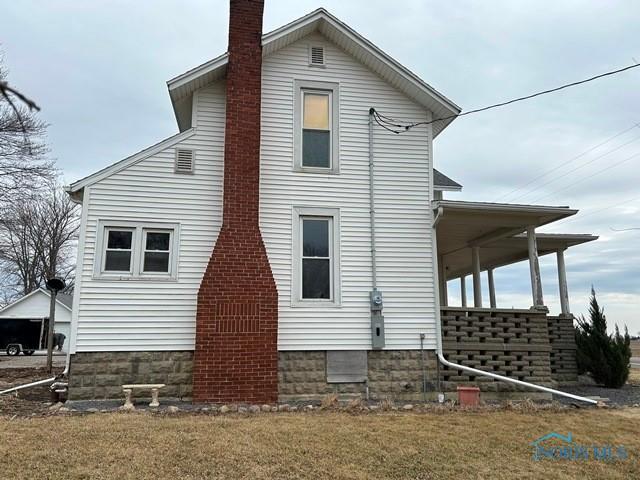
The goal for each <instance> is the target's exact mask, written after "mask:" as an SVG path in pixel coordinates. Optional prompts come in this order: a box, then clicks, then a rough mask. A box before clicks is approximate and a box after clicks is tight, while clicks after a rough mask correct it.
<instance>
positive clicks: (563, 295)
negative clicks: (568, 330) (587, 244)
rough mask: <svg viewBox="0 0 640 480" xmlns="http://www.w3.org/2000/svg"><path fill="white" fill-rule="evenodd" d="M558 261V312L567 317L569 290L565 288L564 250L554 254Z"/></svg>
mask: <svg viewBox="0 0 640 480" xmlns="http://www.w3.org/2000/svg"><path fill="white" fill-rule="evenodd" d="M556 257H557V259H558V285H559V286H560V311H561V313H562V315H569V312H570V311H571V310H570V308H569V289H568V288H567V271H566V268H565V264H564V249H562V248H560V249H558V251H557V252H556Z"/></svg>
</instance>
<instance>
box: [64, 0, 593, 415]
mask: <svg viewBox="0 0 640 480" xmlns="http://www.w3.org/2000/svg"><path fill="white" fill-rule="evenodd" d="M261 29H262V1H254V0H232V1H231V15H230V33H229V48H228V51H227V53H224V54H222V55H220V56H218V57H216V58H214V59H213V60H211V61H209V62H207V63H205V64H203V65H200V66H198V67H195V68H194V69H192V70H189V71H188V72H186V73H184V74H182V75H179V76H178V77H176V78H174V79H172V80H170V81H169V82H168V88H169V94H170V97H171V102H172V104H173V108H174V112H175V116H176V120H177V124H178V129H179V132H178V133H177V134H175V135H174V136H172V137H170V138H167V139H165V140H163V141H161V142H159V143H158V144H156V145H153V146H151V147H149V148H147V149H145V150H142V151H140V152H138V153H136V154H134V155H132V156H130V157H128V158H126V159H124V160H122V161H120V162H117V163H115V164H113V165H111V166H107V167H105V168H104V169H102V170H100V171H98V172H96V173H95V174H93V175H90V176H88V177H86V178H83V179H81V180H78V181H77V182H75V183H73V184H72V185H71V186H70V187H69V189H68V192H69V194H70V195H71V196H72V198H73V199H75V200H76V201H78V202H80V203H81V204H82V221H81V227H80V242H79V251H78V263H77V265H78V267H77V280H76V291H77V295H75V297H74V302H73V321H72V324H73V327H72V334H71V366H70V398H102V397H113V396H118V395H120V392H121V389H120V385H121V384H122V383H131V382H140V383H148V382H156V381H161V382H163V383H166V384H167V385H168V387H167V391H168V392H169V394H170V395H174V396H180V397H192V398H194V400H196V401H213V402H226V401H251V402H274V401H276V400H278V399H286V398H291V397H309V396H311V397H313V396H319V395H323V394H326V393H327V392H333V391H337V392H340V393H345V394H347V393H352V394H360V393H364V392H368V393H369V394H370V395H387V394H393V395H405V396H415V395H421V394H422V393H423V391H425V390H430V391H433V390H434V389H436V387H440V388H442V385H440V381H441V380H442V381H443V382H444V383H443V385H445V386H447V385H449V386H452V385H454V383H455V382H465V381H466V382H474V381H476V379H475V378H469V377H468V376H467V377H463V376H462V377H459V378H454V377H455V375H454V374H453V373H452V372H449V373H448V374H447V373H446V372H445V376H444V377H436V373H435V372H436V360H435V358H436V357H435V355H434V354H433V353H434V351H435V350H436V349H437V348H438V344H439V342H438V333H439V329H440V321H441V320H440V316H441V313H442V314H443V323H446V325H445V324H443V326H442V328H443V330H444V331H452V332H453V333H454V334H455V333H456V332H460V328H462V326H463V324H464V326H465V327H464V328H463V330H462V331H467V330H468V331H469V332H470V333H469V335H468V336H467V339H461V338H459V337H460V336H458V337H456V336H455V335H453V336H451V338H449V337H448V336H447V335H445V338H444V340H445V345H444V347H443V348H445V354H446V355H448V356H451V358H458V357H460V359H462V357H464V358H466V359H467V360H468V361H470V362H471V364H474V365H475V364H476V363H474V362H476V361H477V362H478V363H477V365H478V367H479V368H484V367H486V366H487V365H486V361H487V360H486V358H489V361H492V360H491V358H493V356H494V354H493V353H491V352H490V351H492V349H493V348H496V349H497V350H499V351H500V355H501V356H504V355H505V351H506V350H509V348H511V347H509V348H506V347H504V345H502V344H503V343H509V342H510V340H509V338H512V339H513V340H514V341H511V343H510V345H515V344H518V345H520V347H519V350H517V351H516V350H514V352H515V353H513V355H510V357H513V360H504V359H498V358H496V359H494V360H493V362H494V364H495V365H498V366H499V369H500V371H501V372H507V373H505V374H510V373H508V372H512V371H513V372H516V373H514V375H516V376H518V378H525V379H529V380H531V381H534V380H537V381H540V382H543V383H544V382H547V383H548V382H552V381H553V378H552V377H553V374H554V373H557V372H553V367H552V363H553V359H550V355H551V353H552V347H553V346H552V345H551V343H550V339H551V337H550V336H549V335H550V334H549V333H548V331H547V325H548V322H549V319H548V318H547V314H546V312H545V310H544V304H543V303H542V302H543V300H542V292H541V287H539V275H538V276H537V277H536V273H535V272H536V268H537V256H538V255H539V254H545V253H551V252H561V251H562V250H563V249H565V248H567V247H568V246H570V245H574V244H577V243H581V242H583V241H589V240H592V239H593V238H594V237H590V236H582V237H580V238H578V237H575V236H557V235H556V236H550V237H548V238H546V239H541V238H538V239H536V234H535V227H537V226H540V225H543V224H545V223H548V222H552V221H555V220H558V219H561V218H565V217H566V216H568V215H573V214H575V213H576V211H575V210H570V209H568V208H566V207H537V206H518V205H496V204H484V203H469V202H452V201H450V200H445V199H443V193H442V192H444V191H456V190H460V188H461V186H460V185H458V184H457V183H456V182H454V181H453V180H451V179H448V178H447V177H446V176H444V175H442V174H440V173H438V172H437V171H436V170H434V162H433V154H432V151H433V150H432V142H433V140H434V139H435V138H436V137H437V136H438V135H439V134H441V133H442V131H443V130H444V129H445V128H446V126H447V125H448V124H449V123H450V122H451V121H452V120H453V118H454V117H455V115H456V114H457V113H459V112H460V108H459V107H458V106H456V105H455V104H454V103H453V102H452V101H450V100H449V99H447V98H446V97H445V96H444V95H442V94H441V93H439V92H437V91H436V90H434V89H433V88H432V87H430V86H429V85H428V84H427V83H425V82H424V81H423V80H421V79H420V78H418V77H417V76H416V75H415V74H413V73H412V72H411V71H409V70H408V69H407V68H405V67H403V66H402V65H400V64H399V63H398V62H396V61H395V60H394V59H393V58H391V57H389V56H388V55H386V54H385V53H384V52H382V51H381V50H380V49H378V48H377V47H376V46H375V45H373V44H371V43H370V42H369V41H368V40H366V39H365V38H363V37H362V36H360V35H359V34H358V33H356V32H355V31H353V30H352V29H351V28H350V27H349V26H347V25H346V24H344V23H342V22H341V21H340V20H338V19H337V18H335V17H334V16H332V15H331V14H329V13H328V12H327V11H326V10H324V9H318V10H316V11H314V12H312V13H310V14H308V15H306V16H304V17H302V18H300V19H298V20H295V21H293V22H291V23H289V24H287V25H285V26H283V27H281V28H279V29H277V30H275V31H273V32H270V33H267V34H264V35H262V34H261ZM371 109H375V112H378V113H379V114H381V115H384V116H385V117H386V118H389V119H402V120H403V121H405V122H416V123H419V122H422V124H420V125H416V126H415V127H414V128H411V129H408V130H406V131H404V132H403V133H401V134H395V133H393V132H390V131H388V130H387V129H385V128H383V127H382V126H381V125H380V124H378V123H376V122H375V119H376V118H377V117H375V116H374V114H373V112H372V111H371ZM443 117H447V119H446V120H438V121H435V122H432V121H433V120H437V119H440V118H443ZM523 232H528V234H529V237H528V239H527V238H521V234H522V233H523ZM536 241H538V244H536ZM500 242H501V243H500ZM540 242H542V243H540ZM536 245H537V246H538V248H537V252H536V248H535V246H536ZM485 254H486V255H485ZM559 255H560V254H559ZM523 259H529V260H530V262H531V266H532V272H533V273H532V285H533V291H534V294H535V295H534V298H533V305H534V307H536V308H535V309H532V310H517V311H514V310H507V309H501V310H500V309H498V308H497V306H496V305H495V292H494V291H493V290H492V292H491V295H492V297H491V298H492V302H491V303H492V304H491V308H489V309H487V308H481V307H482V305H481V300H482V294H481V292H480V281H479V278H480V277H479V276H480V272H481V271H482V270H488V271H490V272H493V269H494V268H496V267H498V266H500V265H504V264H508V263H512V262H515V261H519V260H523ZM439 262H440V267H438V263H439ZM469 274H472V275H473V276H474V280H475V285H476V287H475V297H474V298H475V300H476V304H475V306H474V308H468V307H466V297H465V305H464V306H461V307H460V308H458V309H457V310H455V311H451V309H450V308H449V307H448V306H447V296H446V281H444V280H456V279H458V278H465V276H466V275H469ZM560 274H561V275H564V267H563V268H562V270H561V272H560ZM439 276H440V279H441V281H439V280H438V277H439ZM443 279H444V280H443ZM563 280H564V279H563ZM492 284H493V283H492V282H491V285H492ZM561 284H562V285H566V281H562V282H561ZM538 290H539V292H538ZM379 297H381V298H382V302H381V303H380V302H379V301H378V300H379ZM563 305H564V304H563ZM441 307H442V311H441ZM563 313H564V314H565V315H568V313H569V311H568V303H567V310H566V311H564V312H563ZM484 317H491V318H493V319H494V320H493V321H494V323H495V319H496V318H498V319H502V320H504V321H503V322H502V323H504V324H505V325H503V326H500V327H499V329H500V334H501V335H502V333H504V334H505V335H506V334H507V333H508V334H509V335H512V336H511V337H507V336H500V335H497V333H496V332H497V329H498V327H496V326H495V325H494V326H493V327H492V326H491V325H492V323H491V321H490V320H487V319H486V318H484ZM514 318H517V319H518V321H516V320H514ZM549 318H551V317H549ZM554 318H555V317H554ZM558 318H559V317H558ZM447 319H449V320H447ZM447 322H448V323H447ZM474 322H475V323H474ZM531 322H533V323H531ZM541 322H542V323H541ZM467 323H470V324H477V323H481V324H483V325H484V327H482V330H483V331H482V332H480V331H479V327H477V326H469V328H467ZM543 324H544V326H543V328H542V327H540V326H541V325H543ZM532 325H533V326H532ZM549 325H550V324H549ZM451 328H453V330H451ZM492 328H494V329H495V330H496V332H494V333H496V335H493V334H492V333H490V331H491V329H492ZM446 329H449V330H446ZM474 329H475V330H474ZM513 329H515V330H516V331H515V332H513V331H511V330H513ZM549 331H550V330H549ZM477 333H482V335H480V336H479V337H478V336H477V335H476V334H477ZM487 334H488V337H487ZM492 335H493V336H492ZM481 339H484V340H481ZM467 340H470V342H469V343H468V345H471V346H472V348H470V349H465V348H462V347H461V345H462V344H463V342H466V341H467ZM471 340H473V341H471ZM476 340H477V341H476ZM485 340H488V341H487V345H488V346H487V347H485V348H482V347H480V348H479V347H478V345H480V343H484V342H485ZM521 340H524V344H522V342H521ZM447 342H448V343H447ZM498 342H501V343H500V346H496V345H497V343H498ZM491 345H493V347H491V348H489V347H490V346H491ZM569 347H570V345H569ZM447 349H448V350H447ZM569 349H570V348H569ZM469 352H471V353H469ZM550 352H551V353H550ZM423 354H424V356H423ZM545 355H546V357H545ZM469 356H471V359H469ZM496 356H497V355H496ZM540 356H542V360H541V358H540ZM480 357H482V358H484V360H478V358H480ZM516 358H520V360H519V361H518V360H516ZM545 358H546V360H545ZM563 358H564V357H563ZM545 361H546V362H547V363H546V367H545V366H544V365H540V362H542V363H544V362H545ZM481 362H484V363H481ZM505 362H506V363H505ZM512 362H515V363H518V365H512ZM507 363H508V364H507ZM512 366H513V367H514V368H515V367H517V368H515V369H514V370H512V369H511V367H512ZM492 368H493V367H492ZM494 370H495V368H494ZM518 372H521V373H518ZM449 377H451V378H449ZM425 378H426V379H427V381H424V379H425Z"/></svg>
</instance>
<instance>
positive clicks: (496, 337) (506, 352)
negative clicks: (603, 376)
mask: <svg viewBox="0 0 640 480" xmlns="http://www.w3.org/2000/svg"><path fill="white" fill-rule="evenodd" d="M441 319H442V342H443V350H444V356H445V358H447V360H450V361H452V362H455V363H459V364H461V365H465V366H469V367H472V368H477V369H479V370H485V371H488V372H492V373H496V374H498V375H504V376H507V377H512V378H515V379H517V380H522V381H525V382H531V383H536V384H540V385H548V386H549V385H551V383H552V382H551V380H552V378H551V366H550V352H551V345H550V343H549V332H548V325H547V316H546V314H545V313H544V312H538V311H535V310H510V309H504V310H501V309H479V308H450V307H447V308H444V309H442V312H441ZM441 379H442V387H443V390H445V391H455V389H456V387H457V386H458V385H476V386H479V387H480V389H481V390H482V391H485V392H513V391H529V389H526V388H524V387H522V388H521V387H518V386H517V385H513V384H510V383H506V382H499V381H497V380H493V379H491V378H489V377H484V376H476V375H472V374H468V373H466V372H463V371H461V370H456V369H450V368H447V367H443V368H442V371H441Z"/></svg>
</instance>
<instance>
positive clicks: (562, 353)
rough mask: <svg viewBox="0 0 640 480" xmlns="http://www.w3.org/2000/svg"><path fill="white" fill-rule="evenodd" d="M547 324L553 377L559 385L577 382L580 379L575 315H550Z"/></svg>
mask: <svg viewBox="0 0 640 480" xmlns="http://www.w3.org/2000/svg"><path fill="white" fill-rule="evenodd" d="M547 326H548V331H549V343H550V344H551V352H550V362H551V378H552V379H553V380H554V381H556V382H557V383H558V384H559V385H571V384H575V383H576V382H577V381H578V365H577V363H576V339H575V333H574V327H573V316H572V315H560V316H549V317H547Z"/></svg>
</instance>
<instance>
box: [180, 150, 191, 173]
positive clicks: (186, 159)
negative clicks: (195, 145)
mask: <svg viewBox="0 0 640 480" xmlns="http://www.w3.org/2000/svg"><path fill="white" fill-rule="evenodd" d="M194 160H195V152H194V151H193V150H186V149H183V148H177V149H176V173H193V164H194Z"/></svg>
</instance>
